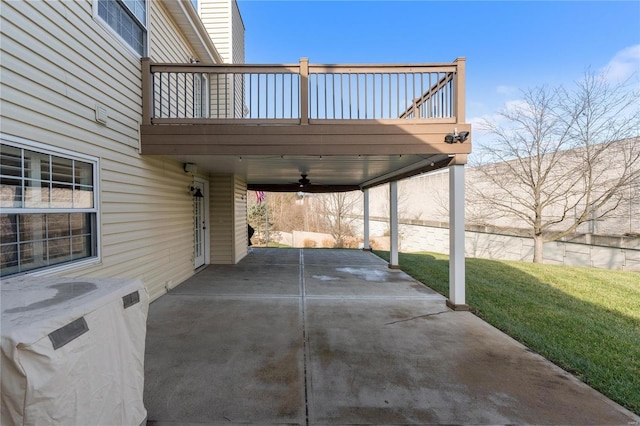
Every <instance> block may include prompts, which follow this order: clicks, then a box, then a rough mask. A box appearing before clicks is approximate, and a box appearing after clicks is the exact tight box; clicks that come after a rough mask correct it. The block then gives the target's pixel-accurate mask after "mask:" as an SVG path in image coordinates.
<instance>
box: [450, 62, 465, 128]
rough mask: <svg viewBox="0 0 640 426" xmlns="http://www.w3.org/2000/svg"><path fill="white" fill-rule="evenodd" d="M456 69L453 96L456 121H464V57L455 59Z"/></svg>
mask: <svg viewBox="0 0 640 426" xmlns="http://www.w3.org/2000/svg"><path fill="white" fill-rule="evenodd" d="M454 62H455V63H456V67H457V71H456V76H455V80H454V82H453V84H454V90H455V96H456V98H455V99H456V108H455V114H456V123H464V120H465V94H466V90H467V89H466V88H465V78H466V76H465V68H466V62H467V59H466V58H457V59H456V60H455V61H454Z"/></svg>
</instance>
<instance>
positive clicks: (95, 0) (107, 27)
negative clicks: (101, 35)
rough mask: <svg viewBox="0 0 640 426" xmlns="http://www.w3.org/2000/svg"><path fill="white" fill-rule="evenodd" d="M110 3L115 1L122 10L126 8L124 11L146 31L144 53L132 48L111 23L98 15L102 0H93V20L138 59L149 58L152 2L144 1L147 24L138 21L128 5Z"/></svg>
mask: <svg viewBox="0 0 640 426" xmlns="http://www.w3.org/2000/svg"><path fill="white" fill-rule="evenodd" d="M110 1H114V2H117V3H118V4H119V5H120V6H121V7H122V8H124V10H125V11H126V12H127V14H129V16H130V17H131V18H133V19H134V20H135V21H136V22H137V23H138V24H139V25H140V26H141V28H142V29H143V30H144V49H143V50H144V52H142V54H141V53H139V52H138V51H137V50H136V49H135V48H134V47H133V46H131V45H130V44H129V43H128V42H127V41H126V40H125V39H124V38H123V37H122V36H121V35H120V34H119V33H118V31H116V29H115V28H113V27H112V26H111V25H109V23H108V22H107V21H105V20H104V18H102V17H101V16H100V14H99V13H98V6H99V2H100V0H93V1H92V3H93V20H94V21H96V22H97V23H98V24H99V25H100V26H101V27H103V28H104V29H105V30H106V31H107V32H109V33H110V34H111V35H112V36H113V38H114V39H116V40H117V42H118V43H119V44H121V45H122V46H123V47H124V48H125V49H126V50H127V51H128V52H130V53H132V54H134V55H135V57H136V58H145V57H147V56H149V42H150V37H149V26H150V19H151V16H150V14H149V12H150V10H149V9H150V3H151V1H149V0H144V7H145V19H146V21H147V23H146V24H144V23H142V22H140V20H139V19H138V17H137V16H135V13H134V12H133V11H132V10H131V9H129V8H128V7H127V5H126V4H124V3H123V2H122V1H121V0H110Z"/></svg>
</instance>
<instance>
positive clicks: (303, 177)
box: [298, 173, 311, 188]
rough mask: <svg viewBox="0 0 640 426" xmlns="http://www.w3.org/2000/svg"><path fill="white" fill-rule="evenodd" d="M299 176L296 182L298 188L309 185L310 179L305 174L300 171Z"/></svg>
mask: <svg viewBox="0 0 640 426" xmlns="http://www.w3.org/2000/svg"><path fill="white" fill-rule="evenodd" d="M300 176H301V179H298V184H299V185H300V188H306V187H307V186H309V185H311V181H310V180H309V179H307V175H306V174H304V173H302V174H301V175H300Z"/></svg>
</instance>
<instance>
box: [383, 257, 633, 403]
mask: <svg viewBox="0 0 640 426" xmlns="http://www.w3.org/2000/svg"><path fill="white" fill-rule="evenodd" d="M376 254H378V255H380V256H381V257H382V258H388V253H387V252H376ZM436 256H438V258H436ZM399 263H400V267H401V268H402V269H403V270H404V271H405V272H407V273H408V274H409V275H411V276H413V277H414V278H416V279H417V280H419V281H421V282H423V283H425V284H426V285H428V286H429V287H431V288H432V289H434V290H436V291H437V292H439V293H440V294H442V295H444V296H448V291H449V283H448V274H449V261H448V259H447V258H446V256H445V255H434V254H429V253H400V254H399ZM523 266H530V267H535V266H536V265H532V264H525V265H523ZM544 267H545V268H548V269H554V268H561V269H562V268H563V267H561V266H549V265H545V266H544ZM563 270H564V271H567V270H570V271H572V272H571V273H573V274H574V275H575V276H574V277H572V278H571V279H572V280H574V281H575V282H574V283H571V285H580V283H581V280H582V279H584V278H583V277H581V274H580V269H579V268H577V269H570V268H569V267H566V268H565V269H563ZM584 271H592V272H593V271H594V270H589V269H584ZM595 272H596V273H598V274H602V275H605V274H607V271H595ZM548 274H549V279H550V280H552V279H554V277H553V275H552V272H548ZM630 274H633V273H631V272H630ZM466 278H467V283H466V296H467V303H468V304H469V306H470V307H471V310H472V312H473V313H475V314H476V315H477V316H479V317H480V318H482V319H484V320H486V321H487V322H489V323H490V324H492V325H493V326H495V327H497V328H498V329H500V330H502V331H504V332H505V333H507V334H509V335H510V336H512V337H513V338H515V339H516V340H518V341H519V342H521V343H523V344H524V345H526V346H527V347H529V348H531V349H532V350H534V351H535V352H537V353H539V354H541V355H543V356H544V357H546V358H548V359H550V360H552V361H553V362H554V363H556V364H557V365H559V366H561V367H562V368H564V369H565V370H567V371H569V372H571V373H573V374H574V375H576V376H577V377H578V378H579V379H580V380H582V381H583V382H585V383H587V384H589V385H590V386H593V387H594V388H595V389H597V390H599V391H601V392H604V393H606V394H607V395H608V396H609V397H611V398H613V399H614V400H616V401H617V402H619V403H621V404H623V405H625V406H627V407H628V408H630V409H632V410H633V411H635V412H636V413H640V398H638V396H637V395H638V394H637V392H635V391H634V389H640V376H639V375H638V374H637V371H638V370H640V321H639V320H638V319H637V318H634V317H631V316H629V315H625V314H624V313H622V312H620V311H619V310H614V309H611V308H608V307H606V306H603V305H598V304H594V303H591V302H588V301H585V300H581V299H579V298H577V297H575V296H573V295H571V294H569V293H566V292H563V291H562V290H560V289H558V288H557V287H554V286H552V285H550V284H549V283H547V282H545V281H541V280H540V279H538V278H537V277H535V276H533V275H532V274H529V273H527V272H525V271H523V270H522V269H519V268H515V267H512V266H510V265H509V264H508V263H505V262H502V261H498V260H491V259H479V258H467V259H466ZM602 285H603V286H604V285H606V284H605V283H604V282H603V283H602ZM602 292H603V297H606V296H607V289H606V287H602ZM624 330H626V331H627V332H626V333H625V332H624ZM593 342H597V344H593Z"/></svg>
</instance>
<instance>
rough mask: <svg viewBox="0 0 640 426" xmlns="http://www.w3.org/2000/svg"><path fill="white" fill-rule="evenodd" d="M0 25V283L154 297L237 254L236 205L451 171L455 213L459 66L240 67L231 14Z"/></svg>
mask: <svg viewBox="0 0 640 426" xmlns="http://www.w3.org/2000/svg"><path fill="white" fill-rule="evenodd" d="M1 14H2V22H1V27H2V28H1V31H2V41H1V50H2V52H1V53H2V70H1V71H2V73H1V79H2V99H1V101H2V105H1V117H0V118H1V120H2V122H1V129H0V133H1V134H0V138H1V142H2V157H1V165H2V168H1V170H0V174H1V175H2V176H1V177H2V184H1V189H0V197H1V198H0V207H1V208H2V212H1V214H0V220H1V227H2V241H1V255H0V260H1V267H2V276H3V278H5V277H8V276H13V275H16V274H25V273H29V274H34V275H41V276H47V275H55V276H68V277H96V278H102V277H126V278H133V279H139V280H141V281H142V282H143V283H144V284H145V286H146V288H147V290H148V291H149V294H150V297H151V299H156V298H158V297H159V296H161V295H162V294H164V293H165V292H166V291H168V290H169V289H171V288H173V287H175V286H176V285H178V284H180V283H181V282H183V281H184V280H185V279H187V278H189V277H190V276H192V275H193V274H194V273H195V271H196V270H197V269H198V268H200V267H202V266H204V265H207V264H234V263H237V262H239V261H240V260H241V259H242V258H243V257H245V256H246V255H247V243H248V242H247V200H246V193H247V189H249V190H260V191H297V190H304V191H308V192H337V191H347V190H353V189H360V190H363V191H365V199H367V196H366V194H367V193H368V192H367V191H368V190H369V188H373V187H375V186H377V185H382V184H385V183H388V182H391V183H392V186H393V184H394V182H397V181H398V180H399V179H402V178H406V177H409V176H413V175H416V174H420V173H424V172H426V171H430V170H438V169H441V168H446V167H449V168H450V169H451V170H453V171H454V172H453V173H452V175H455V178H452V180H455V187H456V188H457V192H456V194H458V196H457V197H456V201H455V203H456V206H461V205H462V204H461V201H462V193H463V190H464V165H465V163H466V159H467V154H469V153H470V152H471V143H470V141H471V140H470V138H469V132H470V130H471V126H470V125H469V124H468V123H466V122H465V63H466V61H465V59H464V58H458V59H456V60H455V61H453V62H451V63H434V64H399V65H364V64H345V65H317V64H310V63H309V61H308V59H306V58H303V59H301V60H300V62H299V63H298V64H283V65H246V64H243V62H244V26H243V22H242V18H241V16H240V11H239V10H238V6H237V4H236V2H235V0H197V1H196V0H193V1H187V0H162V1H160V0H158V1H149V0H130V1H123V0H76V1H64V0H52V1H10V2H3V3H2V11H1ZM454 192H455V191H454ZM457 208H458V210H459V207H457ZM454 210H455V208H454ZM452 214H453V213H452ZM457 223H458V226H457V227H456V229H458V230H460V231H461V230H463V229H464V223H463V221H461V220H458V221H457ZM365 232H368V231H367V230H366V229H365ZM458 234H459V235H461V233H460V232H459V233H458ZM392 235H393V232H392ZM456 247H457V248H456ZM391 251H392V256H391V259H392V261H391V263H392V266H397V250H395V249H394V246H393V244H392V250H391ZM454 251H455V253H456V256H455V259H456V260H455V261H454V262H452V264H454V265H455V268H458V269H459V270H463V269H464V261H463V258H462V256H460V254H462V253H463V251H462V245H461V244H459V245H457V246H456V245H455V244H454V245H453V246H452V252H454ZM451 280H452V282H454V281H455V282H457V283H458V284H457V286H458V287H456V288H459V289H462V290H463V289H464V274H461V273H456V274H452V278H451ZM454 294H455V297H452V299H456V300H457V302H455V303H457V304H460V305H463V304H464V291H456V292H454Z"/></svg>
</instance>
